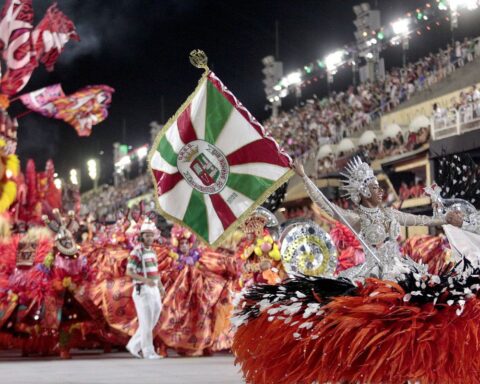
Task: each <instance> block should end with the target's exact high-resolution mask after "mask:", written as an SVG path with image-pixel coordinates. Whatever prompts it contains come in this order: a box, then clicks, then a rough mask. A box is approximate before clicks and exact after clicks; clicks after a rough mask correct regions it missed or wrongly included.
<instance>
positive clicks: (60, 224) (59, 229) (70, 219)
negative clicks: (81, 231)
mask: <svg viewBox="0 0 480 384" xmlns="http://www.w3.org/2000/svg"><path fill="white" fill-rule="evenodd" d="M52 214H53V218H54V220H52V221H51V220H50V219H49V218H48V216H47V215H43V216H42V219H43V221H44V222H45V224H47V225H48V228H50V229H51V230H52V231H53V232H55V233H56V235H55V246H56V247H57V249H58V250H59V251H60V253H62V254H63V255H65V256H73V255H75V254H76V253H77V251H78V248H77V244H76V243H75V239H74V237H73V234H74V233H75V232H76V231H77V230H78V227H79V224H78V222H77V220H76V219H75V212H73V211H69V212H68V214H67V217H66V218H65V217H63V216H62V215H61V214H60V211H59V210H58V209H54V210H53V211H52ZM65 240H69V241H68V243H69V244H70V245H68V246H65V245H64V241H65Z"/></svg>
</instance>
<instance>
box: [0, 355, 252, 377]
mask: <svg viewBox="0 0 480 384" xmlns="http://www.w3.org/2000/svg"><path fill="white" fill-rule="evenodd" d="M0 382H1V383H5V384H7V383H8V384H57V383H58V384H106V383H108V384H137V383H138V384H157V383H161V384H180V383H182V384H183V383H185V384H186V383H188V384H217V383H218V384H241V383H244V381H243V380H242V377H241V374H240V373H239V372H238V367H235V366H234V365H233V357H232V356H231V355H228V354H221V355H215V356H212V357H197V358H187V357H169V358H167V359H162V360H154V361H149V360H140V359H135V358H131V357H130V355H129V354H127V353H123V352H121V353H108V354H103V353H100V352H98V353H96V352H91V351H88V352H76V353H75V352H74V355H73V359H72V360H60V359H58V358H47V357H28V358H21V357H19V354H18V353H10V352H9V353H4V352H0Z"/></svg>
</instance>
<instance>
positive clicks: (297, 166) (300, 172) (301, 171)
mask: <svg viewBox="0 0 480 384" xmlns="http://www.w3.org/2000/svg"><path fill="white" fill-rule="evenodd" d="M292 169H293V170H294V171H295V173H296V174H297V175H298V176H300V177H302V178H303V177H304V176H305V170H304V169H303V164H302V162H301V161H300V160H299V159H296V160H295V161H294V162H293V165H292Z"/></svg>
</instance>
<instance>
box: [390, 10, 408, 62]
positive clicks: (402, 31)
mask: <svg viewBox="0 0 480 384" xmlns="http://www.w3.org/2000/svg"><path fill="white" fill-rule="evenodd" d="M391 25H392V30H393V33H394V34H395V37H394V39H395V40H397V41H398V40H399V41H400V43H401V44H402V64H403V66H404V67H405V65H406V64H407V49H408V35H409V34H410V19H409V18H406V17H405V18H403V19H398V20H396V21H394V22H393V23H392V24H391Z"/></svg>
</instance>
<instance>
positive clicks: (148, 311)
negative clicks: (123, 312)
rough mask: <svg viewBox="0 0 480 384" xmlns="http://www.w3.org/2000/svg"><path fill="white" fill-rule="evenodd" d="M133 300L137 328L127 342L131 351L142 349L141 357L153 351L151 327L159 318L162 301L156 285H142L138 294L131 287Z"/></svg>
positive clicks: (153, 326)
mask: <svg viewBox="0 0 480 384" xmlns="http://www.w3.org/2000/svg"><path fill="white" fill-rule="evenodd" d="M132 296H133V302H134V303H135V310H136V311H137V317H138V328H137V331H136V332H135V334H134V335H133V336H132V338H131V339H130V341H129V342H128V345H127V346H128V348H129V349H130V350H132V351H135V352H138V351H140V350H141V351H142V353H143V357H146V356H149V355H152V354H154V353H155V348H154V347H153V332H152V331H153V328H155V325H156V324H157V322H158V319H159V318H160V312H161V310H162V301H161V299H160V292H159V290H158V287H156V286H155V287H149V286H148V285H143V286H142V289H141V292H140V294H138V293H137V290H136V288H135V287H134V289H133V295H132Z"/></svg>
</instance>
